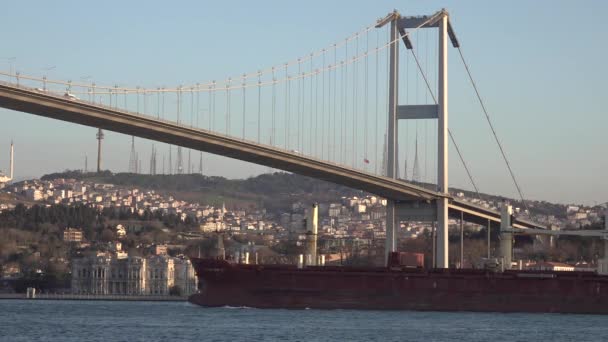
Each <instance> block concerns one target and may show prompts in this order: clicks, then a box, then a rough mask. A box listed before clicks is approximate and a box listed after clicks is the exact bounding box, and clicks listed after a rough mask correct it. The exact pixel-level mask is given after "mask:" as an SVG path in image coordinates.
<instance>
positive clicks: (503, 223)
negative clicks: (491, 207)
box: [498, 203, 513, 270]
mask: <svg viewBox="0 0 608 342" xmlns="http://www.w3.org/2000/svg"><path fill="white" fill-rule="evenodd" d="M511 215H513V207H512V206H510V205H508V204H506V203H505V204H503V205H502V207H501V208H500V251H499V255H498V257H499V258H501V259H502V263H503V265H504V269H506V270H508V269H510V268H511V262H512V261H513V232H512V231H511Z"/></svg>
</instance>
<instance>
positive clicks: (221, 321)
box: [0, 300, 608, 342]
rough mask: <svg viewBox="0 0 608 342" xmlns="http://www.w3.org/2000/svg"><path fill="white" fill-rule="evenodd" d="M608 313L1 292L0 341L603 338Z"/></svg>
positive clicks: (554, 340)
mask: <svg viewBox="0 0 608 342" xmlns="http://www.w3.org/2000/svg"><path fill="white" fill-rule="evenodd" d="M606 340H608V316H599V315H598V316H595V315H559V314H499V313H470V312H453V313H441V312H411V311H350V310H327V311H321V310H259V309H248V308H203V307H198V306H195V305H191V304H189V303H185V302H110V301H67V300H63V301H54V300H0V341H3V342H4V341H10V342H31V341H65V342H72V341H92V342H95V341H197V342H198V341H217V342H223V341H230V342H234V341H383V342H384V341H484V342H486V341H491V342H499V341H551V342H559V341H606Z"/></svg>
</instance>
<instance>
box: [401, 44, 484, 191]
mask: <svg viewBox="0 0 608 342" xmlns="http://www.w3.org/2000/svg"><path fill="white" fill-rule="evenodd" d="M409 50H410V51H411V53H412V56H413V57H414V60H415V61H416V65H417V66H418V70H419V71H420V73H421V75H422V78H423V79H424V82H425V83H426V87H427V89H428V91H429V94H430V95H431V97H432V98H433V101H434V102H435V104H437V98H436V97H435V94H434V93H433V89H432V88H431V85H430V83H429V80H428V79H427V77H426V74H425V73H424V70H422V66H421V65H420V61H419V60H418V56H417V55H416V53H415V52H414V49H409ZM448 133H449V135H450V140H451V141H452V143H453V144H454V148H455V149H456V152H457V153H458V157H459V158H460V162H462V166H463V167H464V169H465V171H466V173H467V176H468V177H469V181H470V182H471V185H473V188H474V189H475V193H476V194H477V198H479V199H481V195H480V194H479V189H478V188H477V185H476V184H475V180H474V179H473V176H472V174H471V172H470V171H469V168H468V166H467V164H466V162H465V160H464V157H463V155H462V153H461V152H460V148H459V147H458V144H457V143H456V139H454V135H453V134H452V130H450V129H448Z"/></svg>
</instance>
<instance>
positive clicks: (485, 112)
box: [457, 46, 528, 210]
mask: <svg viewBox="0 0 608 342" xmlns="http://www.w3.org/2000/svg"><path fill="white" fill-rule="evenodd" d="M457 49H458V54H459V55H460V59H461V60H462V63H463V64H464V67H465V69H466V70H467V75H468V76H469V80H470V81H471V85H472V86H473V89H474V90H475V95H476V96H477V99H478V100H479V104H480V105H481V109H482V110H483V113H484V115H485V118H486V121H487V122H488V125H489V126H490V129H491V130H492V135H493V136H494V140H495V141H496V144H497V145H498V149H499V150H500V154H501V155H502V158H503V160H504V161H505V164H506V165H507V169H508V170H509V174H510V175H511V179H512V180H513V184H515V188H516V189H517V193H518V194H519V198H520V199H521V202H522V204H523V206H524V208H525V209H526V210H528V205H527V204H526V201H525V200H524V195H523V193H522V191H521V187H520V186H519V183H518V182H517V179H516V177H515V173H514V172H513V169H512V168H511V164H510V163H509V159H508V158H507V154H506V152H505V150H504V148H503V146H502V144H501V142H500V140H499V139H498V134H496V130H495V129H494V125H493V124H492V120H490V115H489V114H488V110H487V109H486V106H485V103H484V102H483V99H482V98H481V95H480V94H479V90H478V88H477V84H476V83H475V80H474V79H473V75H472V74H471V70H470V69H469V65H468V63H467V62H466V60H465V59H464V55H463V54H462V50H461V48H460V46H458V47H457Z"/></svg>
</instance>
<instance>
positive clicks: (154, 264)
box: [0, 179, 603, 295]
mask: <svg viewBox="0 0 608 342" xmlns="http://www.w3.org/2000/svg"><path fill="white" fill-rule="evenodd" d="M2 191H3V192H10V193H12V194H17V195H19V196H20V197H22V198H25V200H26V201H27V202H30V203H39V204H40V205H47V206H50V205H53V204H64V205H68V206H74V205H85V206H89V207H92V208H95V209H97V210H98V211H103V210H108V209H114V210H120V211H128V212H130V213H132V214H134V215H139V216H140V217H143V215H146V214H147V213H154V214H155V215H156V214H160V215H170V214H173V215H176V216H177V217H178V218H179V220H182V221H184V222H189V224H188V226H189V227H192V228H190V229H189V230H188V231H180V232H173V233H172V234H173V235H172V239H175V241H167V242H166V243H165V244H151V245H138V246H137V248H138V249H140V250H141V249H146V250H147V251H151V253H146V254H150V256H139V255H140V254H139V253H138V254H136V255H130V254H129V253H128V252H127V251H125V250H122V248H121V241H124V239H126V238H127V237H128V236H129V234H138V233H140V229H141V227H139V226H137V225H130V224H128V223H120V224H116V225H114V226H112V233H113V236H114V239H115V241H114V242H110V243H105V244H104V243H100V242H95V241H87V240H86V238H85V236H84V234H83V229H82V228H83V227H64V228H63V233H62V234H63V240H64V241H65V242H68V243H70V244H72V245H73V246H74V248H77V249H80V250H83V251H86V253H83V254H82V255H86V256H81V257H78V258H74V259H73V260H64V261H63V262H65V263H66V265H67V266H68V267H69V268H70V269H71V270H72V277H73V278H72V289H73V291H74V292H75V293H87V294H117V295H118V294H132V295H166V294H168V293H169V292H170V291H171V289H172V288H173V289H174V290H179V292H181V293H183V294H188V293H192V291H195V289H196V284H195V280H194V279H195V277H194V271H193V270H192V268H191V265H190V264H189V261H188V260H187V259H186V258H183V257H182V258H180V257H177V258H176V257H171V256H169V255H167V254H168V250H167V243H168V244H172V246H173V247H172V249H173V250H177V251H178V253H177V254H176V253H175V252H174V253H172V254H173V255H179V251H183V248H184V246H185V245H184V244H185V243H187V241H189V240H200V239H201V238H203V237H205V236H209V234H214V233H215V232H226V233H228V234H230V235H232V236H239V235H247V234H253V235H255V236H256V237H258V238H259V240H258V242H257V244H258V245H255V244H253V245H251V244H243V245H238V244H237V246H236V247H233V248H234V250H232V251H231V252H232V254H233V255H245V254H248V255H250V256H251V258H252V259H253V258H254V255H255V258H257V251H258V250H259V249H260V247H263V246H273V245H276V244H278V243H280V242H281V241H293V240H296V242H295V243H296V244H297V245H300V246H301V245H302V244H303V243H304V240H305V238H306V237H305V234H304V229H303V227H304V223H303V221H304V218H305V217H306V210H307V208H308V206H309V204H308V203H304V202H301V201H296V202H294V203H291V210H289V211H288V212H268V211H267V210H266V209H265V208H254V209H249V210H228V209H227V208H226V207H225V206H221V207H214V206H211V205H206V204H198V203H189V202H186V201H183V200H179V199H176V198H174V197H173V196H170V195H161V194H159V193H157V192H155V191H151V190H142V189H138V188H132V187H121V186H116V185H113V184H101V183H93V182H89V181H80V180H75V179H54V180H50V181H42V180H32V181H25V182H20V183H16V184H11V185H10V186H8V187H7V188H5V189H3V190H2ZM453 195H454V196H456V197H459V198H461V199H464V200H466V201H469V202H471V203H473V204H476V205H479V206H483V207H486V208H491V209H498V208H499V206H500V205H501V203H500V202H498V201H493V200H481V199H478V198H472V197H467V196H465V194H464V193H460V192H459V193H455V194H453ZM29 205H31V204H29ZM11 208H14V205H13V204H6V203H5V204H2V203H0V212H1V211H3V210H7V209H11ZM385 208H386V201H385V200H384V199H381V198H378V197H376V196H371V195H370V196H363V197H342V198H341V199H340V200H337V201H332V202H329V203H319V214H320V215H319V247H320V248H324V249H326V250H329V249H331V248H332V246H335V245H336V244H337V243H342V242H340V241H345V240H348V241H350V243H352V244H353V245H355V244H358V245H366V244H367V245H372V244H373V243H374V242H377V241H378V240H381V239H384V238H385V227H384V224H385V216H386V209H385ZM565 208H566V209H565V210H566V212H565V213H564V214H563V215H561V217H558V215H544V214H538V213H537V214H531V213H529V212H527V211H524V210H520V209H516V211H517V212H518V215H519V216H520V217H523V218H527V219H530V220H533V221H536V222H538V223H542V224H545V225H547V226H551V227H552V229H580V228H581V227H583V226H585V225H589V224H593V223H597V222H600V221H601V220H602V216H603V213H602V211H601V210H600V209H594V208H585V207H581V206H567V207H565ZM450 224H451V225H452V226H453V227H455V226H457V224H458V222H457V221H455V220H452V221H450ZM465 227H467V229H472V230H475V229H481V227H479V226H474V225H466V226H465ZM162 229H163V230H164V231H165V232H167V233H171V232H170V231H169V229H167V228H162ZM429 229H430V224H429V223H428V222H402V223H401V226H400V229H399V230H398V237H399V238H401V239H403V238H411V239H415V238H417V237H419V236H421V235H422V234H425V233H427V232H428V230H429ZM550 241H551V243H552V241H553V239H551V240H550ZM539 242H540V243H545V241H543V240H542V239H539ZM108 246H109V247H108ZM327 258H328V259H327V262H328V263H331V262H332V256H331V255H330V254H327ZM333 258H341V255H340V256H337V254H334V255H333ZM333 261H335V260H333ZM547 267H549V266H547ZM555 267H558V266H555ZM559 267H565V266H563V265H562V266H559ZM6 270H9V271H11V274H12V275H15V274H17V273H18V272H19V269H18V267H16V265H13V264H11V265H4V266H3V273H6V272H5V271H6ZM7 272H8V271H7Z"/></svg>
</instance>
